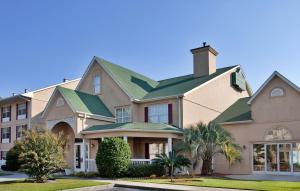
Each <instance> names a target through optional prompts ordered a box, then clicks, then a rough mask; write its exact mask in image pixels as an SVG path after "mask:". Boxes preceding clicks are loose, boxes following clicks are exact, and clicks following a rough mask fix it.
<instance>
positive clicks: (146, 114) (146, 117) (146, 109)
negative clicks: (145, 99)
mask: <svg viewBox="0 0 300 191" xmlns="http://www.w3.org/2000/svg"><path fill="white" fill-rule="evenodd" d="M144 110H145V111H144V119H145V122H146V123H148V121H149V120H148V107H145V108H144Z"/></svg>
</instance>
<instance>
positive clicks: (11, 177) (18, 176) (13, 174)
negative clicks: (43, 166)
mask: <svg viewBox="0 0 300 191" xmlns="http://www.w3.org/2000/svg"><path fill="white" fill-rule="evenodd" d="M1 172H3V173H7V174H9V175H4V176H0V182H7V181H14V180H20V179H24V178H27V175H25V174H23V173H19V172H5V171H1Z"/></svg>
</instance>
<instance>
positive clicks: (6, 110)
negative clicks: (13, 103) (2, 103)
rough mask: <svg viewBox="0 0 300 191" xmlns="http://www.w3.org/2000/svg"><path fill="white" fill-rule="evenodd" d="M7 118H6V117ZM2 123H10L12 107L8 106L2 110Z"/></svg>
mask: <svg viewBox="0 0 300 191" xmlns="http://www.w3.org/2000/svg"><path fill="white" fill-rule="evenodd" d="M4 116H5V117H4ZM1 117H2V122H3V123H5V122H9V121H10V118H11V107H10V106H6V107H3V108H2V116H1Z"/></svg>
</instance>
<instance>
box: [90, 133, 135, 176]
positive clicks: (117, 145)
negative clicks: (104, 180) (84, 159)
mask: <svg viewBox="0 0 300 191" xmlns="http://www.w3.org/2000/svg"><path fill="white" fill-rule="evenodd" d="M130 156H131V151H130V147H129V145H128V144H127V143H126V142H125V141H123V140H122V139H120V138H106V139H105V140H104V141H103V142H102V143H101V144H100V145H99V148H98V152H97V156H96V165H97V168H98V171H99V174H100V176H102V177H109V178H115V177H121V176H124V175H125V174H126V172H127V169H128V167H129V164H130Z"/></svg>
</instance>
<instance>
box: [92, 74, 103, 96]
mask: <svg viewBox="0 0 300 191" xmlns="http://www.w3.org/2000/svg"><path fill="white" fill-rule="evenodd" d="M93 88H94V93H95V94H99V93H100V92H101V78H100V76H99V75H96V76H94V79H93Z"/></svg>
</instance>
